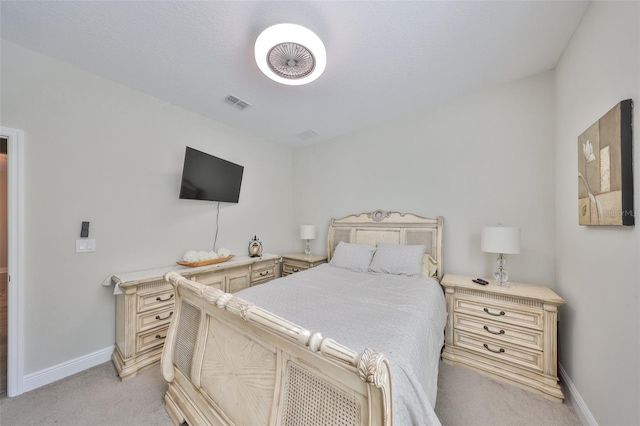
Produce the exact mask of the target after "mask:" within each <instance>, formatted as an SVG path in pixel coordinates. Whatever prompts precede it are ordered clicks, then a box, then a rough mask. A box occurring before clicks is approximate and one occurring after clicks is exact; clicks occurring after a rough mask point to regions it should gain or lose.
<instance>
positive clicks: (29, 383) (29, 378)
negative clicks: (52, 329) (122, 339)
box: [22, 346, 113, 392]
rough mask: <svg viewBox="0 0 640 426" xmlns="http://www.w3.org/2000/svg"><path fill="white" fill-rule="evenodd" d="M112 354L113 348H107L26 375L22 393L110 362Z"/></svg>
mask: <svg viewBox="0 0 640 426" xmlns="http://www.w3.org/2000/svg"><path fill="white" fill-rule="evenodd" d="M112 353H113V346H109V347H108V348H104V349H101V350H99V351H96V352H93V353H90V354H87V355H84V356H81V357H79V358H75V359H72V360H70V361H67V362H63V363H62V364H58V365H54V366H53V367H49V368H45V369H44V370H40V371H36V372H35V373H31V374H26V375H25V376H24V380H23V384H22V391H23V392H29V391H31V390H34V389H37V388H39V387H41V386H44V385H48V384H49V383H53V382H55V381H57V380H60V379H64V378H65V377H68V376H71V375H73V374H76V373H79V372H81V371H84V370H86V369H88V368H91V367H95V366H96V365H100V364H102V363H105V362H107V361H109V360H111V354H112Z"/></svg>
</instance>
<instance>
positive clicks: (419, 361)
mask: <svg viewBox="0 0 640 426" xmlns="http://www.w3.org/2000/svg"><path fill="white" fill-rule="evenodd" d="M235 296H237V297H240V298H242V299H244V300H246V301H249V302H251V303H254V304H255V305H257V306H260V307H261V308H263V309H266V310H268V311H270V312H272V313H274V314H276V315H278V316H281V317H283V318H286V319H287V320H289V321H292V322H294V323H296V324H298V325H300V326H302V327H304V328H306V329H308V330H311V331H312V332H314V333H315V332H320V333H322V335H323V336H324V337H328V338H331V339H333V340H335V341H336V342H339V343H341V344H343V345H346V346H347V347H349V348H351V349H352V350H355V351H358V352H362V351H363V350H365V349H367V348H370V349H373V350H375V351H378V352H382V353H384V354H385V356H386V357H387V359H388V360H389V363H390V366H391V378H392V386H393V388H392V403H393V421H394V424H396V425H410V424H414V425H439V424H440V421H439V420H438V418H437V416H436V414H435V412H434V410H433V408H434V406H435V403H436V395H437V384H438V363H439V358H440V350H441V348H442V345H443V344H444V328H445V323H446V319H447V312H446V304H445V298H444V293H443V291H442V288H441V286H440V284H439V283H438V282H437V281H436V280H434V279H431V278H427V277H406V276H401V275H391V274H375V273H363V272H353V271H350V270H347V269H342V268H337V267H334V266H332V265H330V264H323V265H320V266H317V267H315V268H312V269H309V270H307V271H304V272H299V273H296V274H292V275H289V276H287V277H284V278H280V279H277V280H274V281H271V282H270V283H268V284H263V285H258V286H255V287H251V288H249V289H246V290H243V291H241V292H239V293H236V294H235Z"/></svg>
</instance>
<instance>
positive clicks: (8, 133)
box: [0, 126, 24, 397]
mask: <svg viewBox="0 0 640 426" xmlns="http://www.w3.org/2000/svg"><path fill="white" fill-rule="evenodd" d="M0 136H2V137H3V138H6V139H7V141H8V142H7V221H8V227H7V228H8V232H7V234H8V235H7V237H8V262H7V269H8V274H9V282H8V283H7V287H8V292H7V293H8V297H7V306H8V307H9V309H8V311H9V312H8V327H7V395H8V396H10V397H12V396H17V395H20V394H21V393H22V392H23V390H22V389H23V384H24V132H23V131H22V130H17V129H11V128H9V127H2V126H0Z"/></svg>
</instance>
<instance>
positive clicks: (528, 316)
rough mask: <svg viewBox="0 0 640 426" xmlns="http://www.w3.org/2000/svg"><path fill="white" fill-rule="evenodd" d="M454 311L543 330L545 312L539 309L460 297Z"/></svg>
mask: <svg viewBox="0 0 640 426" xmlns="http://www.w3.org/2000/svg"><path fill="white" fill-rule="evenodd" d="M454 311H455V312H457V313H463V314H467V315H472V316H475V317H478V318H482V319H483V320H485V319H488V320H492V321H496V322H499V323H505V324H511V325H516V326H522V327H528V328H533V329H536V330H542V324H543V321H544V318H543V312H542V310H541V309H539V308H535V307H529V306H524V305H517V304H515V303H508V302H501V301H497V300H491V299H484V300H483V299H478V298H475V299H470V298H469V299H467V298H466V297H462V296H458V297H456V299H455V306H454Z"/></svg>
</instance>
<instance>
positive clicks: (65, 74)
mask: <svg viewBox="0 0 640 426" xmlns="http://www.w3.org/2000/svg"><path fill="white" fill-rule="evenodd" d="M1 47H2V50H1V54H2V58H1V62H2V63H1V66H2V69H1V79H2V80H1V82H0V83H1V87H2V99H1V102H2V104H1V108H2V125H3V126H7V127H11V128H16V129H21V130H23V131H24V132H25V154H24V155H25V171H24V172H25V173H24V177H25V227H26V230H25V233H26V235H25V277H24V285H25V288H24V294H25V307H24V308H25V335H24V339H25V348H24V350H25V374H29V373H32V372H36V371H40V370H42V369H45V368H47V367H51V366H54V365H57V364H59V363H62V362H66V361H69V360H71V359H74V358H77V357H81V356H84V355H87V354H89V353H92V352H95V351H98V350H102V349H105V348H108V347H109V346H112V345H113V342H114V340H115V337H114V318H115V313H114V298H113V296H112V295H111V291H112V289H110V288H107V287H103V286H101V283H102V281H103V280H104V279H105V278H107V277H108V276H109V275H110V274H113V273H117V272H123V271H134V270H140V269H146V268H151V267H157V266H162V265H171V264H173V263H174V262H175V261H176V260H180V259H181V258H182V254H183V253H184V252H185V251H186V250H189V249H205V248H209V247H211V246H212V244H213V239H214V234H215V223H216V203H212V202H206V201H194V200H179V199H178V193H179V186H180V177H181V172H182V162H183V158H184V150H185V146H186V145H189V146H192V147H194V148H196V149H200V150H202V151H205V152H208V153H211V154H213V155H216V156H219V157H222V158H224V159H227V160H229V161H232V162H235V163H239V164H241V165H243V166H244V167H245V171H244V177H243V184H242V190H241V194H240V202H239V203H238V204H229V203H222V206H221V209H220V232H219V235H218V247H224V246H226V247H228V248H230V249H231V251H232V252H234V253H237V254H244V253H246V249H247V245H248V243H249V240H250V239H251V238H252V237H253V236H254V235H258V237H259V238H260V239H261V240H262V241H263V244H264V247H265V252H272V253H280V252H284V251H289V250H290V249H291V245H292V242H293V240H292V238H293V235H294V234H295V230H293V229H291V223H292V213H291V212H292V209H293V207H292V195H291V193H292V189H291V182H292V176H291V161H292V153H291V150H290V149H289V148H286V147H283V146H279V145H275V144H273V143H269V142H266V141H264V140H261V139H259V138H256V137H253V136H250V135H248V134H246V133H244V132H242V131H240V130H237V129H232V128H230V127H227V126H224V125H222V124H220V123H218V122H215V121H212V120H209V119H206V118H204V117H202V116H199V115H197V114H194V113H191V112H187V111H185V110H183V109H181V108H178V107H176V106H173V105H170V104H167V103H165V102H162V101H160V100H158V99H156V98H152V97H150V96H147V95H144V94H141V93H140V92H136V91H135V90H132V89H130V88H127V87H124V86H122V85H119V84H116V83H114V82H111V81H108V80H105V79H102V78H100V77H98V76H96V75H93V74H90V73H87V72H84V71H82V70H79V69H77V68H74V67H71V66H68V65H66V64H64V63H62V62H59V61H56V60H53V59H51V58H49V57H46V56H43V55H40V54H37V53H34V52H33V51H29V50H26V49H24V48H21V47H18V46H17V45H15V44H12V43H7V42H2V46H1ZM83 220H88V221H90V222H91V227H90V238H94V239H96V244H97V251H96V252H95V253H82V254H76V253H75V240H76V239H77V238H79V235H80V225H81V222H82V221H83Z"/></svg>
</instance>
